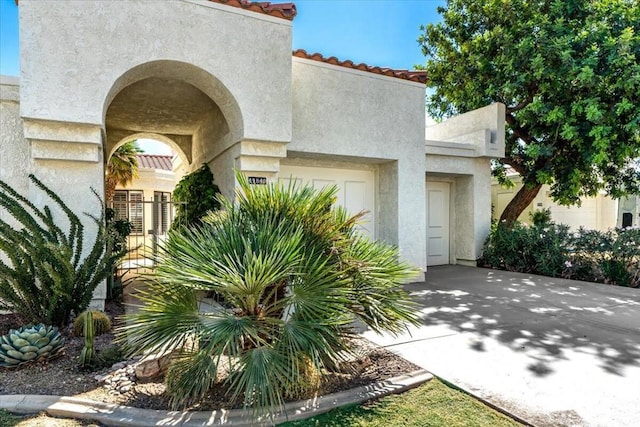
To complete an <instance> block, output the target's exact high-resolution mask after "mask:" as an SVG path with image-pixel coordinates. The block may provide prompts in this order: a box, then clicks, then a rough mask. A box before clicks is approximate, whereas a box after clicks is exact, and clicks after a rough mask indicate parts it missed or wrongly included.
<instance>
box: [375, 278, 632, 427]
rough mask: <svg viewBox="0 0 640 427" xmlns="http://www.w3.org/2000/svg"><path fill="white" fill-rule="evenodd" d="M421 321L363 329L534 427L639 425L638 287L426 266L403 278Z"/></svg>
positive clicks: (418, 362) (376, 339) (418, 363)
mask: <svg viewBox="0 0 640 427" xmlns="http://www.w3.org/2000/svg"><path fill="white" fill-rule="evenodd" d="M409 289H410V290H411V291H412V292H413V293H414V294H415V295H416V297H417V299H418V301H419V302H420V304H421V306H422V309H421V311H422V315H423V320H422V323H423V325H422V326H421V327H418V328H415V329H412V331H411V334H410V335H409V334H406V335H403V336H400V337H395V338H394V337H391V336H379V335H376V334H374V333H372V332H370V331H369V332H365V333H364V335H365V337H367V338H368V339H370V340H372V341H374V342H375V343H377V344H380V345H383V346H387V347H388V348H389V349H391V350H394V351H396V352H397V353H399V354H401V355H402V356H403V357H405V358H406V359H408V360H410V361H412V362H414V363H416V364H417V365H419V366H421V367H422V368H425V369H427V370H428V371H430V372H432V373H433V374H435V375H437V376H439V377H442V378H444V379H445V380H447V381H450V382H451V383H453V384H455V385H457V386H459V387H461V388H463V389H465V390H467V391H469V392H471V393H473V394H475V395H477V396H479V397H481V398H483V399H485V400H487V401H489V402H491V403H493V404H495V405H497V406H499V407H501V408H504V409H505V410H507V411H509V412H511V413H513V414H515V415H517V416H519V417H521V418H523V419H525V420H527V421H529V422H531V423H532V424H534V425H540V426H547V425H548V426H562V425H566V426H607V427H609V426H640V403H639V399H640V289H628V288H620V287H613V286H607V285H602V284H593V283H586V282H577V281H571V280H563V279H554V278H547V277H541V276H533V275H528V274H519V273H509V272H503V271H496V270H487V269H481V268H471V267H461V266H442V267H432V268H430V269H429V271H428V272H427V280H426V281H425V282H424V283H415V284H411V285H409Z"/></svg>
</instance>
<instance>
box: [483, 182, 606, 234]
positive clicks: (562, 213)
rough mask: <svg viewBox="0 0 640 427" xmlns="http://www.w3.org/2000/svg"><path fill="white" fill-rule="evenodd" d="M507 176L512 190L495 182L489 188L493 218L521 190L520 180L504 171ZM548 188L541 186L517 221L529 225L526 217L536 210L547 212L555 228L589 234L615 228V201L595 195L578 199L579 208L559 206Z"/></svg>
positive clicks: (601, 194)
mask: <svg viewBox="0 0 640 427" xmlns="http://www.w3.org/2000/svg"><path fill="white" fill-rule="evenodd" d="M507 176H508V177H509V178H510V179H511V180H512V181H513V183H514V184H515V187H513V188H504V187H502V186H501V185H500V184H499V183H498V181H497V180H495V179H494V180H493V182H492V185H491V203H492V204H493V218H494V219H499V218H500V215H502V212H503V211H504V209H505V208H506V207H507V204H508V203H509V202H510V201H511V199H512V198H513V196H514V195H515V194H516V192H517V191H518V190H519V189H520V188H522V178H521V177H520V175H518V173H517V172H515V171H513V170H510V171H507ZM550 192H551V188H550V186H549V185H543V186H542V188H541V189H540V192H539V193H538V195H537V196H536V197H535V199H534V200H533V201H532V202H531V204H530V205H529V206H528V207H527V208H526V209H525V210H524V211H523V212H522V214H521V215H520V217H519V218H518V220H520V221H522V222H525V223H527V224H530V223H531V218H530V214H531V213H532V212H534V211H536V210H541V209H549V211H550V212H551V219H552V220H553V221H554V222H556V223H559V224H566V225H568V226H569V227H571V229H573V230H578V229H579V228H580V227H584V228H586V229H589V230H601V231H605V230H608V229H610V228H615V227H616V225H617V220H618V200H615V199H613V198H611V197H610V196H608V195H607V194H605V193H604V192H601V193H599V194H598V195H597V196H595V197H583V198H581V200H580V201H581V203H580V206H577V205H574V206H562V205H559V204H557V203H556V202H554V201H553V199H552V198H551V195H550Z"/></svg>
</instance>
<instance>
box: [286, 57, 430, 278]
mask: <svg viewBox="0 0 640 427" xmlns="http://www.w3.org/2000/svg"><path fill="white" fill-rule="evenodd" d="M292 84H293V130H292V140H291V143H290V144H289V145H288V146H287V151H288V152H290V153H291V154H290V156H291V157H302V158H304V157H307V158H316V159H322V160H329V161H330V160H334V161H347V162H349V161H351V162H360V163H373V164H377V165H384V166H382V172H380V173H378V181H379V184H378V197H377V200H378V203H377V204H378V206H379V208H378V212H377V215H376V217H377V218H378V224H380V221H382V224H381V225H382V227H378V229H379V230H384V231H382V232H381V234H380V235H379V236H378V238H382V239H383V240H386V241H388V242H390V243H394V244H397V245H398V247H399V248H400V251H401V254H402V256H403V257H404V258H405V259H406V260H407V261H409V262H411V263H413V264H414V265H416V266H419V267H421V268H424V267H425V266H426V255H425V244H426V243H425V242H426V237H425V236H426V234H425V233H426V225H425V224H426V223H425V221H426V217H425V211H424V206H425V183H424V161H423V159H424V133H423V129H424V94H425V87H424V85H423V84H420V83H415V82H410V81H406V80H401V79H397V78H393V77H386V76H380V75H377V74H373V73H369V72H363V71H357V70H352V69H348V68H345V67H340V66H334V65H329V64H326V63H323V62H319V61H313V60H309V59H304V58H293V83H292ZM389 163H395V165H394V166H389ZM393 175H395V176H393ZM382 180H384V183H382V182H381V181H382ZM391 187H393V188H391ZM394 223H395V224H394Z"/></svg>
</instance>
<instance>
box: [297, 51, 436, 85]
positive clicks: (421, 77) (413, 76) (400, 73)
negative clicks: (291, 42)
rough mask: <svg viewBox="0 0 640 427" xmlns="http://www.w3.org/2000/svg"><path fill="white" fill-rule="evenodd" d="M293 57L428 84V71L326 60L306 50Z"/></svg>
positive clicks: (318, 54)
mask: <svg viewBox="0 0 640 427" xmlns="http://www.w3.org/2000/svg"><path fill="white" fill-rule="evenodd" d="M293 56H297V57H298V58H306V59H311V60H313V61H320V62H325V63H327V64H332V65H338V66H340V67H346V68H352V69H354V70H360V71H367V72H369V73H374V74H381V75H383V76H389V77H396V78H399V79H404V80H411V81H412V82H420V83H426V82H427V72H426V71H415V70H394V69H392V68H383V67H374V66H371V65H367V64H356V63H354V62H353V61H350V60H348V59H347V60H346V61H340V60H339V59H338V58H336V57H335V56H331V57H329V58H325V57H324V56H323V55H322V54H320V53H307V51H306V50H304V49H298V50H294V51H293Z"/></svg>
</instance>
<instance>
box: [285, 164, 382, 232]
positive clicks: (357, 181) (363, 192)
mask: <svg viewBox="0 0 640 427" xmlns="http://www.w3.org/2000/svg"><path fill="white" fill-rule="evenodd" d="M279 177H280V182H285V183H286V182H289V181H290V180H291V179H295V180H296V181H298V182H301V183H304V184H311V185H312V186H313V187H314V188H318V189H320V188H323V187H326V186H328V185H335V186H337V187H338V194H337V198H338V200H337V205H339V206H344V207H345V208H346V209H347V211H348V212H350V213H351V214H356V213H358V212H361V211H367V214H366V215H365V216H364V218H363V223H362V224H361V225H360V226H359V228H360V230H361V231H362V232H363V233H364V234H365V235H367V236H369V237H371V238H374V237H375V215H374V213H375V174H374V172H373V171H368V170H359V169H337V168H319V167H311V166H290V165H280V173H279Z"/></svg>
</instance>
